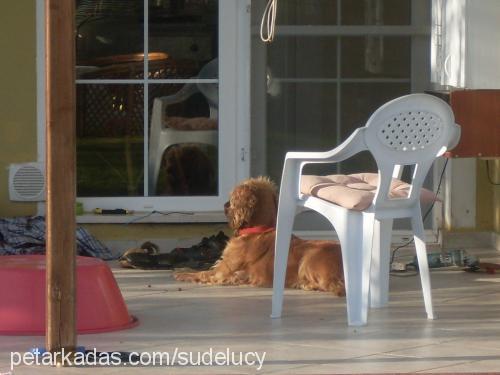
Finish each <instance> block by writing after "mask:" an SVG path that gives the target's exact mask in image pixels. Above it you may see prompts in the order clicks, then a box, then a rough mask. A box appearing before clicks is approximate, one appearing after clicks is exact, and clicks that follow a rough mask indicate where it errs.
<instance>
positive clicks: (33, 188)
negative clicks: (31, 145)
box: [9, 163, 45, 202]
mask: <svg viewBox="0 0 500 375" xmlns="http://www.w3.org/2000/svg"><path fill="white" fill-rule="evenodd" d="M9 197H10V200H11V201H24V202H37V201H44V200H45V173H44V168H43V164H42V163H23V164H11V165H10V168H9Z"/></svg>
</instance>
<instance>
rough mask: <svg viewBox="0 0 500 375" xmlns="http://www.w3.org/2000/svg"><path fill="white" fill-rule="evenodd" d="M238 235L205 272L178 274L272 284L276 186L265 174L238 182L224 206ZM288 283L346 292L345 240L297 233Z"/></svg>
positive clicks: (212, 281)
mask: <svg viewBox="0 0 500 375" xmlns="http://www.w3.org/2000/svg"><path fill="white" fill-rule="evenodd" d="M224 209H225V210H224V211H225V214H226V216H227V218H228V222H229V226H230V227H231V228H232V229H233V230H234V231H235V236H234V237H233V238H232V239H230V240H229V242H228V243H227V245H226V248H225V249H224V251H223V253H222V257H221V258H220V259H219V260H218V261H217V262H216V263H215V264H214V266H213V267H212V268H211V269H209V270H207V271H202V272H180V273H176V274H175V278H176V279H177V280H181V281H191V282H197V283H205V284H225V285H243V284H247V285H253V286H258V287H271V286H272V284H273V269H274V240H275V237H276V230H275V227H276V216H277V189H276V186H275V185H274V184H273V183H272V182H271V181H270V180H269V179H268V178H265V177H259V178H251V179H249V180H246V181H244V182H243V183H241V184H240V185H238V186H236V188H234V190H233V191H232V192H231V194H230V199H229V202H227V203H226V205H225V207H224ZM285 286H286V287H287V288H302V289H305V290H321V291H328V292H333V293H334V294H336V295H337V296H343V295H345V286H344V277H343V268H342V254H341V251H340V245H339V244H338V243H335V242H331V241H314V240H303V239H300V238H298V237H296V236H292V240H291V243H290V252H289V255H288V266H287V272H286V281H285Z"/></svg>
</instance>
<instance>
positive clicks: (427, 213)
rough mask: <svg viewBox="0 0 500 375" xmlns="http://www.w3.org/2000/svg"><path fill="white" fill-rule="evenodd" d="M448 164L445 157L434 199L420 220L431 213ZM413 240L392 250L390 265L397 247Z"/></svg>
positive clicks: (397, 248)
mask: <svg viewBox="0 0 500 375" xmlns="http://www.w3.org/2000/svg"><path fill="white" fill-rule="evenodd" d="M447 165H448V159H446V161H445V163H444V167H443V170H442V171H441V176H439V182H438V187H437V189H436V199H434V201H433V202H432V204H431V206H430V207H429V208H428V209H427V211H426V212H425V214H424V216H423V218H422V221H423V222H425V219H427V216H429V214H430V213H431V211H432V209H433V208H434V204H435V203H436V200H437V196H438V195H439V191H440V190H441V183H442V182H443V177H444V172H445V171H446V166H447ZM413 241H414V238H412V239H411V240H409V241H408V242H406V243H404V244H402V245H400V246H398V247H396V248H395V249H394V250H393V251H392V255H391V262H390V266H391V265H392V263H393V262H394V257H395V256H396V252H397V251H398V250H399V249H402V248H403V247H405V246H408V245H409V244H411V243H412V242H413Z"/></svg>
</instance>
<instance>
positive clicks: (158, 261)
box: [119, 231, 229, 270]
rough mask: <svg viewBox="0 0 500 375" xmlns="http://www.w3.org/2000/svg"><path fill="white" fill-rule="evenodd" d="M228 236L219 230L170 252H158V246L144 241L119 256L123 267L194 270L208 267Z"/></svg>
mask: <svg viewBox="0 0 500 375" xmlns="http://www.w3.org/2000/svg"><path fill="white" fill-rule="evenodd" d="M227 241H229V237H227V236H226V235H225V234H224V232H222V231H220V232H219V233H217V234H216V235H213V236H210V237H203V239H202V240H201V241H200V242H199V243H198V244H196V245H193V246H191V247H187V248H181V247H178V248H175V249H174V250H172V251H171V252H170V253H164V254H162V253H160V252H159V249H158V246H157V245H155V244H153V243H151V242H145V243H143V244H142V245H141V247H139V248H133V249H129V250H127V251H126V252H125V253H124V254H123V255H122V256H121V257H120V258H119V261H120V265H121V266H122V267H123V268H136V269H144V270H147V269H172V268H176V267H187V268H192V269H195V270H203V269H207V268H210V267H211V266H212V265H213V264H214V263H215V262H216V261H217V260H218V259H219V258H220V257H221V255H222V252H223V251H224V248H225V247H226V244H227Z"/></svg>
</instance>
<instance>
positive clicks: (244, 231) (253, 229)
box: [237, 225, 276, 236]
mask: <svg viewBox="0 0 500 375" xmlns="http://www.w3.org/2000/svg"><path fill="white" fill-rule="evenodd" d="M275 229H276V228H274V227H266V226H265V225H259V226H256V227H248V228H241V229H239V230H238V232H237V233H238V236H243V235H247V234H261V233H266V232H270V231H272V230H275Z"/></svg>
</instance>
